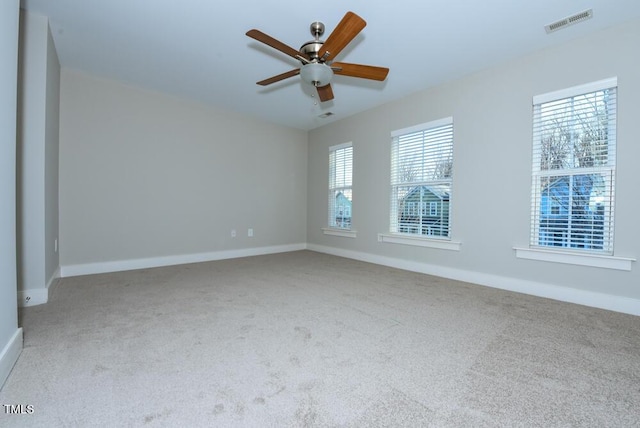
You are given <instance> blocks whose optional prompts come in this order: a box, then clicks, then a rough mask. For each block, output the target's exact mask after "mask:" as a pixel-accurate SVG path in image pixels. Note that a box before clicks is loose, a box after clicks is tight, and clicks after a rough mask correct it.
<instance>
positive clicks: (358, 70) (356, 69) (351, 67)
mask: <svg viewBox="0 0 640 428" xmlns="http://www.w3.org/2000/svg"><path fill="white" fill-rule="evenodd" d="M331 68H332V69H333V72H334V73H335V74H339V75H341V76H350V77H360V78H362V79H371V80H379V81H382V80H384V79H386V78H387V74H389V69H388V68H385V67H374V66H372V65H362V64H351V63H348V62H334V63H333V64H331ZM336 68H339V70H336Z"/></svg>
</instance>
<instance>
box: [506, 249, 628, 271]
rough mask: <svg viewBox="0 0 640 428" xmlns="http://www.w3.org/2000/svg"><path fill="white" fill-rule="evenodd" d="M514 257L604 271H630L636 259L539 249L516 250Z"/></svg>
mask: <svg viewBox="0 0 640 428" xmlns="http://www.w3.org/2000/svg"><path fill="white" fill-rule="evenodd" d="M513 249H514V250H516V257H517V258H519V259H529V260H539V261H544V262H552V263H566V264H571V265H580V266H591V267H598V268H604V269H616V270H625V271H630V270H631V263H632V262H635V261H636V259H631V258H626V257H614V256H605V255H599V254H578V253H571V252H565V251H554V250H547V249H541V248H518V247H514V248H513Z"/></svg>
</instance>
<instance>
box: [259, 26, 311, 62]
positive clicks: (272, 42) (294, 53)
mask: <svg viewBox="0 0 640 428" xmlns="http://www.w3.org/2000/svg"><path fill="white" fill-rule="evenodd" d="M247 36H249V37H251V38H252V39H256V40H257V41H259V42H262V43H264V44H265V45H268V46H271V47H272V48H274V49H277V50H279V51H280V52H282V53H285V54H287V55H289V56H290V57H292V58H295V59H298V56H304V55H302V54H301V53H300V51H298V50H296V49H294V48H292V47H291V46H288V45H285V44H284V43H282V42H281V41H279V40H276V39H274V38H273V37H271V36H269V35H267V34H264V33H263V32H262V31H260V30H256V29H253V30H249V31H247Z"/></svg>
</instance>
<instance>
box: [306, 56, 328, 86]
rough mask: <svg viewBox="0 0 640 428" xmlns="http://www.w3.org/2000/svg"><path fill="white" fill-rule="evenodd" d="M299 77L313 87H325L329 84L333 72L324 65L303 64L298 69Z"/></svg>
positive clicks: (316, 63)
mask: <svg viewBox="0 0 640 428" xmlns="http://www.w3.org/2000/svg"><path fill="white" fill-rule="evenodd" d="M300 77H302V80H304V81H305V82H307V83H309V84H311V85H313V86H316V87H320V86H325V85H328V84H329V83H330V82H331V78H332V77H333V70H331V67H329V66H328V65H326V64H322V63H319V62H312V63H311V64H305V65H303V66H302V67H301V68H300Z"/></svg>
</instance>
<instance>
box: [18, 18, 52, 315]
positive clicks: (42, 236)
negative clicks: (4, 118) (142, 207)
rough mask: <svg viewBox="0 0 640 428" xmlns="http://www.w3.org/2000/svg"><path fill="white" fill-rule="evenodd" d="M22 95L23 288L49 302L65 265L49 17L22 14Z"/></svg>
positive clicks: (20, 283) (20, 247)
mask: <svg viewBox="0 0 640 428" xmlns="http://www.w3.org/2000/svg"><path fill="white" fill-rule="evenodd" d="M20 17H21V19H20V48H19V71H20V73H19V85H18V91H19V97H18V148H17V150H18V288H19V290H20V291H21V292H20V295H19V297H20V299H21V301H22V300H25V299H27V298H29V299H31V300H30V301H29V302H28V303H27V302H22V303H27V304H29V303H44V302H46V300H47V288H48V286H49V285H50V284H51V282H52V280H53V278H54V276H55V275H56V272H57V270H58V266H59V260H58V253H57V251H56V249H55V244H54V243H55V240H56V239H57V238H58V147H59V139H58V137H59V132H58V127H59V102H60V64H59V62H58V56H57V53H56V50H55V47H54V44H53V38H52V37H51V33H50V30H49V23H48V19H47V17H45V16H41V15H36V14H30V13H26V12H24V11H22V12H21V16H20Z"/></svg>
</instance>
